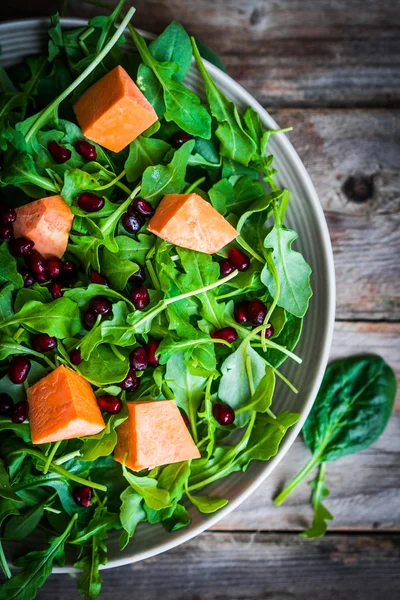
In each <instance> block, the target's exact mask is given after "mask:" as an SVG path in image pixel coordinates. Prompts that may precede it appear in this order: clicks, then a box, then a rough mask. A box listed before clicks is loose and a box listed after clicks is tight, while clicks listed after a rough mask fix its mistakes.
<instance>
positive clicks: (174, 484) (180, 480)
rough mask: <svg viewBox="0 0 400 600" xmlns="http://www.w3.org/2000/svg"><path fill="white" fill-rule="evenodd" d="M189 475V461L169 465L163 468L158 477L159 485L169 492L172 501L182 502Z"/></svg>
mask: <svg viewBox="0 0 400 600" xmlns="http://www.w3.org/2000/svg"><path fill="white" fill-rule="evenodd" d="M189 475H190V463H189V461H184V462H179V463H174V464H172V465H167V466H165V467H163V469H162V471H161V473H160V475H159V477H158V485H159V486H160V487H162V488H163V489H164V490H167V491H168V492H169V495H170V497H171V500H180V499H181V498H182V495H183V491H184V488H185V483H186V481H187V480H188V478H189Z"/></svg>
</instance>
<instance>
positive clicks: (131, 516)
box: [120, 487, 146, 550]
mask: <svg viewBox="0 0 400 600" xmlns="http://www.w3.org/2000/svg"><path fill="white" fill-rule="evenodd" d="M142 504H143V498H142V496H141V495H140V494H138V493H137V492H135V491H134V490H133V489H132V488H131V487H127V488H126V489H125V490H124V491H123V492H122V494H121V512H120V520H121V525H122V527H123V528H124V531H123V532H122V533H121V536H120V549H121V550H123V549H124V548H125V547H126V546H127V545H128V543H129V540H130V538H131V537H132V536H133V534H134V533H135V531H136V527H137V525H138V524H139V523H140V522H141V521H144V520H145V519H146V513H145V512H144V510H143V506H142Z"/></svg>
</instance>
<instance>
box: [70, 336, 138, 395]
mask: <svg viewBox="0 0 400 600" xmlns="http://www.w3.org/2000/svg"><path fill="white" fill-rule="evenodd" d="M79 371H80V373H81V375H83V376H84V377H85V378H86V379H87V380H88V381H90V383H92V384H93V385H97V386H98V387H103V386H105V385H109V384H110V383H118V382H120V381H122V380H123V379H125V377H126V376H127V374H128V371H129V361H128V357H126V360H120V359H119V358H118V357H116V356H115V354H114V352H113V351H112V350H111V348H110V346H109V345H108V344H101V345H100V346H98V347H97V348H95V349H94V350H93V352H92V353H91V355H90V360H88V361H84V362H82V364H81V365H79Z"/></svg>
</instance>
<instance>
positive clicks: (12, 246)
mask: <svg viewBox="0 0 400 600" xmlns="http://www.w3.org/2000/svg"><path fill="white" fill-rule="evenodd" d="M34 245H35V242H32V240H28V238H25V237H20V238H17V239H14V240H11V241H10V243H9V244H8V249H9V251H10V253H11V254H12V255H13V256H17V257H18V256H25V255H26V254H29V252H30V251H31V250H32V248H33V246H34Z"/></svg>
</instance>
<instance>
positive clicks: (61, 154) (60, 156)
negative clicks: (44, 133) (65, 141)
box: [47, 140, 71, 165]
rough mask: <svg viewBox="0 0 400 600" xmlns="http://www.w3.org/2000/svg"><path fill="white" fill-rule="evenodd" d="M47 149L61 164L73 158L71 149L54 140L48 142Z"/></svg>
mask: <svg viewBox="0 0 400 600" xmlns="http://www.w3.org/2000/svg"><path fill="white" fill-rule="evenodd" d="M47 149H48V151H49V152H50V154H51V155H52V157H53V158H54V160H55V161H56V163H58V164H59V165H62V164H63V163H65V162H67V160H69V159H70V158H71V150H68V148H64V147H63V146H60V144H57V142H55V141H54V140H53V141H52V142H49V143H48V144H47Z"/></svg>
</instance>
